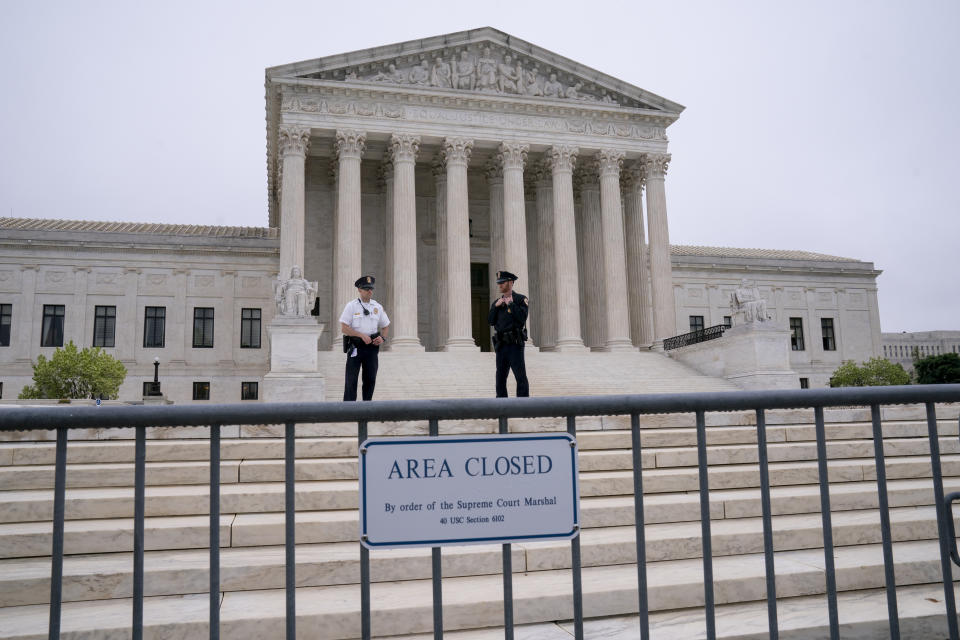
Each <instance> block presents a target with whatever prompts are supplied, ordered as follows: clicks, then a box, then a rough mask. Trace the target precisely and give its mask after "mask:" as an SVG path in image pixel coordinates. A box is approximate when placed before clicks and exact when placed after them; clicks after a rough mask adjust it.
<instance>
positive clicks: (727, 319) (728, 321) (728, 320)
mask: <svg viewBox="0 0 960 640" xmlns="http://www.w3.org/2000/svg"><path fill="white" fill-rule="evenodd" d="M723 326H725V327H726V328H727V329H731V328H733V318H732V317H731V316H723Z"/></svg>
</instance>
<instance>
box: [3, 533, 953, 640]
mask: <svg viewBox="0 0 960 640" xmlns="http://www.w3.org/2000/svg"><path fill="white" fill-rule="evenodd" d="M893 556H894V561H895V571H896V575H897V583H898V585H901V586H909V585H930V584H932V583H935V582H936V581H937V580H939V578H940V560H939V546H938V543H937V542H935V541H921V542H902V543H895V544H894V550H893ZM835 563H836V578H837V586H838V589H839V590H841V591H853V590H864V589H878V588H880V587H882V586H883V585H884V570H883V560H882V549H881V548H880V545H861V546H856V547H839V548H837V550H836V558H835ZM713 567H714V596H715V599H716V603H717V604H718V605H724V604H729V603H744V602H754V601H758V600H763V599H764V598H765V596H766V586H765V583H766V580H765V567H764V558H763V555H762V554H751V555H740V556H727V557H717V558H715V562H714V565H713ZM776 568H777V594H778V596H779V597H782V598H792V597H801V596H810V595H813V594H819V593H823V590H824V569H823V552H822V550H803V551H786V552H781V553H778V554H777V559H776ZM582 575H583V607H584V615H585V616H587V617H588V618H596V617H605V616H615V615H623V614H629V613H634V612H636V610H637V593H636V589H637V571H636V566H635V565H632V564H623V565H614V566H603V567H586V568H584V570H583V572H582ZM647 580H648V585H649V603H650V609H651V610H652V611H664V610H675V609H685V608H691V607H696V606H698V605H700V604H701V602H702V599H703V586H702V580H703V572H702V562H701V561H700V560H677V561H666V562H651V563H649V564H648V565H647ZM513 592H514V619H515V621H516V622H517V623H518V624H526V623H535V622H547V621H553V620H565V619H569V618H570V616H571V612H572V590H571V574H570V571H569V570H568V569H562V570H552V571H533V572H528V573H523V574H520V573H517V574H515V575H514V577H513ZM431 593H432V582H431V581H430V580H411V581H403V582H383V583H374V584H373V585H372V587H371V601H372V602H373V603H374V605H373V611H372V616H371V619H372V631H373V634H374V635H375V636H383V635H386V634H411V633H425V632H428V631H430V630H431V629H432V622H431V621H432V615H431V611H432V599H431ZM502 599H503V591H502V579H501V577H500V576H499V575H495V574H494V575H488V576H472V577H460V578H457V577H452V578H448V579H445V580H444V582H443V605H444V609H443V616H444V627H445V629H447V630H451V631H453V630H457V629H473V628H485V627H491V626H495V625H499V624H501V623H502V620H503V609H502V601H503V600H502ZM359 606H360V592H359V586H358V585H342V586H330V587H301V588H299V589H298V590H297V625H298V627H300V628H303V629H305V630H306V629H309V630H310V634H311V637H314V638H324V639H346V638H356V637H358V636H359V634H360V613H359ZM130 607H131V603H130V600H129V599H114V600H106V601H84V602H75V603H72V602H68V603H64V606H63V622H62V631H63V632H65V633H68V634H82V633H91V632H94V631H96V632H97V633H99V634H102V635H106V634H109V633H117V634H119V633H122V632H123V630H124V629H128V628H129V624H130ZM285 607H286V596H285V593H284V591H283V590H280V589H270V590H256V591H236V592H228V593H225V594H224V595H223V597H222V601H221V606H220V619H221V626H220V630H221V635H222V637H227V638H231V639H238V640H246V639H248V638H250V639H252V638H257V639H262V638H282V637H283V633H284V612H285ZM207 616H208V599H207V596H206V595H205V594H197V595H189V596H158V597H150V598H147V599H146V601H145V603H144V617H145V626H146V627H147V629H148V631H149V633H150V634H151V635H152V636H154V637H177V636H180V637H195V636H197V637H199V636H201V635H202V634H205V633H206V631H205V629H206V628H207ZM0 617H2V618H3V620H4V625H3V627H2V630H0V638H9V639H13V638H17V639H19V640H22V639H25V638H32V637H43V634H45V632H46V626H47V621H48V620H47V617H48V608H47V606H45V605H26V606H20V607H9V608H6V609H3V610H2V611H0Z"/></svg>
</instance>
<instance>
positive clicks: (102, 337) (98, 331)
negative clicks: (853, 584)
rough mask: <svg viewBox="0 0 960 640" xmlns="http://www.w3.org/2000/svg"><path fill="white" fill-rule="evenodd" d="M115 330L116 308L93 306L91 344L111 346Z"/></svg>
mask: <svg viewBox="0 0 960 640" xmlns="http://www.w3.org/2000/svg"><path fill="white" fill-rule="evenodd" d="M116 330H117V308H116V307H101V306H99V305H98V306H95V307H94V308H93V346H95V347H112V346H113V339H114V335H115V334H116Z"/></svg>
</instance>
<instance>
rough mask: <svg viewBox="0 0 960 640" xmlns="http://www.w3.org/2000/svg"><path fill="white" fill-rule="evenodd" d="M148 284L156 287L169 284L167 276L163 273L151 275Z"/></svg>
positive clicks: (148, 277)
mask: <svg viewBox="0 0 960 640" xmlns="http://www.w3.org/2000/svg"><path fill="white" fill-rule="evenodd" d="M147 284H149V285H152V286H154V287H161V286H163V285H165V284H167V276H166V275H164V274H162V273H151V274H150V275H148V276H147Z"/></svg>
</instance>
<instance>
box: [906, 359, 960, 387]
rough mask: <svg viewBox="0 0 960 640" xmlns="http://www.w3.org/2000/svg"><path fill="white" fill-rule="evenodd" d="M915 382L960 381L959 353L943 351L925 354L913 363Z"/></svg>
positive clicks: (941, 382)
mask: <svg viewBox="0 0 960 640" xmlns="http://www.w3.org/2000/svg"><path fill="white" fill-rule="evenodd" d="M913 371H914V373H915V374H916V376H917V384H949V383H951V382H960V354H957V353H944V354H942V355H939V356H927V357H926V358H921V359H919V360H916V361H915V362H914V363H913Z"/></svg>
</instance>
